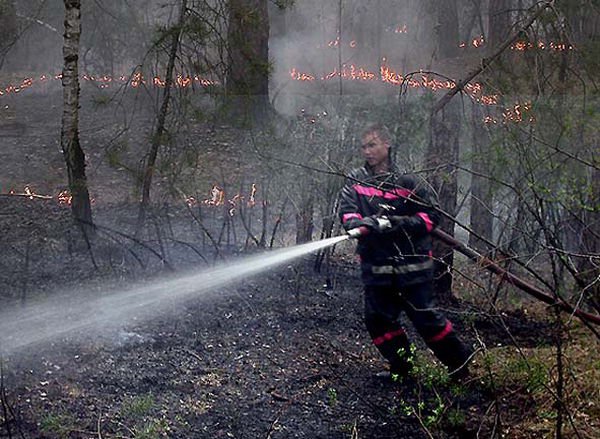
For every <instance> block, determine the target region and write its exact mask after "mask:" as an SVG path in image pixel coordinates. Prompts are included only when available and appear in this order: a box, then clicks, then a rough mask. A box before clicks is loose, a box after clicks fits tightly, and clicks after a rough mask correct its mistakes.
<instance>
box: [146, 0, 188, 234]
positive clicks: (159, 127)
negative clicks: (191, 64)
mask: <svg viewBox="0 0 600 439" xmlns="http://www.w3.org/2000/svg"><path fill="white" fill-rule="evenodd" d="M186 12H187V0H181V10H180V14H179V21H178V23H177V27H176V28H175V29H173V30H172V36H171V47H170V52H169V61H168V64H167V74H166V77H165V89H164V93H163V99H162V104H161V107H160V111H159V113H158V118H157V121H156V131H155V132H154V135H153V136H152V143H151V145H150V151H149V152H148V158H147V160H146V166H145V169H144V177H143V180H142V197H141V200H140V208H139V212H138V226H137V232H138V233H139V232H141V230H142V228H143V226H144V223H145V220H146V211H147V209H148V205H149V204H150V188H151V186H152V177H153V176H154V168H155V167H156V159H157V157H158V149H159V147H160V145H161V143H162V141H163V136H164V135H165V131H166V127H165V125H166V120H167V114H168V112H169V101H170V99H171V86H172V85H173V70H174V69H175V59H176V57H177V49H178V47H179V39H180V37H181V32H182V29H183V24H184V21H185V14H186Z"/></svg>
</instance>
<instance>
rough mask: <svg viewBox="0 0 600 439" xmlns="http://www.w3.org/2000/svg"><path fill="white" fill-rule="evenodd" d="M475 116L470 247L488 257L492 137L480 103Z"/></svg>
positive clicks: (490, 225)
mask: <svg viewBox="0 0 600 439" xmlns="http://www.w3.org/2000/svg"><path fill="white" fill-rule="evenodd" d="M472 115H473V120H472V124H473V137H472V138H473V153H472V160H471V169H472V170H473V174H472V176H471V218H470V228H471V230H472V231H473V232H474V234H471V235H469V246H470V247H472V248H474V249H475V250H477V251H479V252H480V253H484V254H485V253H486V252H487V251H488V250H489V247H488V245H487V244H486V243H485V241H483V240H482V239H480V238H479V237H481V238H483V239H484V240H488V241H491V239H492V227H493V216H492V192H491V188H490V180H489V178H487V177H488V176H489V175H490V160H489V153H490V151H489V136H488V134H487V132H486V130H485V127H484V125H483V118H484V116H483V115H484V112H483V109H482V107H481V105H479V104H478V103H473V105H472Z"/></svg>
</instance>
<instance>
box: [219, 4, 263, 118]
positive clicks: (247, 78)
mask: <svg viewBox="0 0 600 439" xmlns="http://www.w3.org/2000/svg"><path fill="white" fill-rule="evenodd" d="M227 40H228V49H229V63H230V64H229V70H228V74H227V79H226V92H227V96H228V99H230V102H229V103H230V104H231V108H232V109H233V110H234V112H237V111H236V110H243V111H244V114H253V115H257V116H258V117H261V116H264V115H266V114H267V112H268V109H269V73H270V70H271V68H270V64H269V14H268V10H267V0H229V28H228V35H227ZM240 104H241V105H240ZM249 112H251V113H249Z"/></svg>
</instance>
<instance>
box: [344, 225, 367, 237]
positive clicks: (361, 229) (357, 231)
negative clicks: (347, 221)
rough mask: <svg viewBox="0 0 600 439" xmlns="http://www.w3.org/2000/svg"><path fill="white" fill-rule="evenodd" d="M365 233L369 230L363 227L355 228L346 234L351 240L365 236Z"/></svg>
mask: <svg viewBox="0 0 600 439" xmlns="http://www.w3.org/2000/svg"><path fill="white" fill-rule="evenodd" d="M367 233H369V229H368V228H367V227H365V226H361V227H356V228H354V229H350V230H348V231H347V232H346V234H347V235H348V236H349V237H350V238H351V239H358V238H360V237H361V236H365V235H366V234H367Z"/></svg>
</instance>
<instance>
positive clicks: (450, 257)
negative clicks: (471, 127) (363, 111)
mask: <svg viewBox="0 0 600 439" xmlns="http://www.w3.org/2000/svg"><path fill="white" fill-rule="evenodd" d="M436 4H437V5H438V9H437V11H438V16H437V23H438V24H437V29H436V36H437V48H438V54H437V57H438V58H439V59H446V58H451V57H453V56H455V55H456V53H457V50H458V11H457V8H456V0H449V1H444V2H436ZM459 135H460V102H458V101H456V100H453V101H449V102H447V103H445V104H444V106H443V107H440V108H437V107H434V109H432V112H431V118H430V134H429V145H428V149H427V152H426V162H427V168H429V169H433V174H432V176H431V184H432V185H433V187H434V189H435V190H436V191H437V194H438V197H439V203H440V207H441V208H442V210H444V211H445V212H447V213H448V214H450V215H451V216H454V215H455V214H456V206H457V201H456V200H457V191H458V182H457V176H456V164H457V163H458V139H459ZM439 227H440V228H441V229H442V230H443V231H445V232H446V233H448V234H449V235H450V236H454V221H452V220H451V219H449V218H447V217H445V216H442V217H441V219H440V224H439ZM433 256H434V258H435V260H436V265H435V267H436V268H435V288H436V294H437V295H438V296H439V298H440V299H441V300H443V301H444V300H448V299H450V298H451V297H452V270H451V268H452V264H453V262H454V252H453V249H452V247H451V246H449V245H447V244H445V243H443V242H442V241H439V240H435V241H434V247H433Z"/></svg>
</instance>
